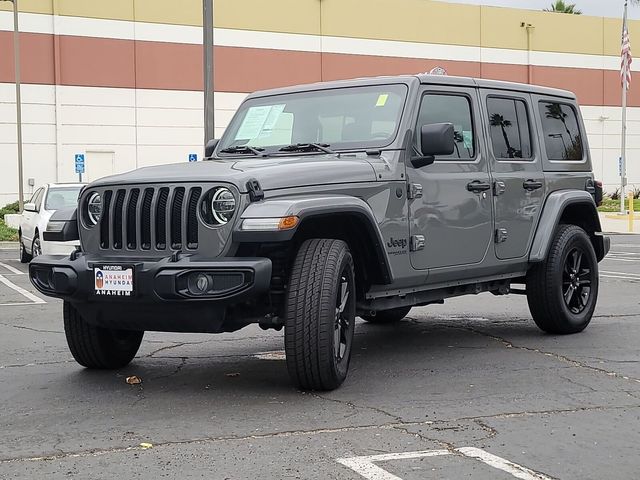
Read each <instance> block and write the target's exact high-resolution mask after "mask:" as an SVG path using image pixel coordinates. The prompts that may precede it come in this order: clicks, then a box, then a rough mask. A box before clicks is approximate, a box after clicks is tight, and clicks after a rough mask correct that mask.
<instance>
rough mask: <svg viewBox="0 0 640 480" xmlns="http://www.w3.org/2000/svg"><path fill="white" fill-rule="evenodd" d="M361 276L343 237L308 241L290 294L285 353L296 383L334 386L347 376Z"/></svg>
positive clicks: (296, 266) (312, 386) (291, 281)
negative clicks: (357, 289)
mask: <svg viewBox="0 0 640 480" xmlns="http://www.w3.org/2000/svg"><path fill="white" fill-rule="evenodd" d="M355 292H356V289H355V275H354V271H353V259H352V257H351V253H349V247H348V246H347V244H346V243H345V242H343V241H342V240H333V239H313V240H306V241H305V242H304V243H303V244H302V245H301V246H300V249H299V250H298V253H297V255H296V258H295V261H294V263H293V268H292V270H291V275H290V279H289V286H288V290H287V298H286V322H285V352H286V357H287V369H288V371H289V376H290V377H291V380H292V381H293V383H294V384H295V385H296V386H297V387H299V388H301V389H304V390H333V389H335V388H337V387H339V386H340V385H341V384H342V382H344V380H345V378H346V377H347V372H348V370H349V360H350V358H351V345H352V343H353V332H354V327H355V314H356V302H355Z"/></svg>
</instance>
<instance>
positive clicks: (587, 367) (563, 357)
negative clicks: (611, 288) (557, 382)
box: [448, 325, 640, 383]
mask: <svg viewBox="0 0 640 480" xmlns="http://www.w3.org/2000/svg"><path fill="white" fill-rule="evenodd" d="M448 328H454V329H461V330H467V331H469V332H473V333H475V334H477V335H482V336H484V337H487V338H491V339H493V340H495V341H497V342H500V343H502V344H503V345H504V346H505V347H506V348H514V349H517V350H523V351H527V352H532V353H538V354H541V355H545V356H547V357H551V358H554V359H555V360H558V361H560V362H563V363H567V364H569V365H571V366H573V367H577V368H582V369H584V370H588V371H591V372H593V373H599V374H604V375H607V376H609V377H614V378H620V379H622V380H627V381H630V382H635V383H640V378H635V377H631V376H629V375H624V374H622V373H619V372H615V371H611V370H607V369H605V368H600V367H594V366H593V365H589V364H587V363H584V362H580V361H578V360H574V359H572V358H569V357H567V356H566V355H562V354H559V353H555V352H549V351H545V350H540V349H539V348H533V347H525V346H523V345H515V344H514V343H512V342H510V341H509V340H507V339H505V338H502V337H499V336H497V335H491V334H489V333H486V332H483V331H482V330H478V329H476V328H474V327H470V326H468V325H467V326H461V327H459V326H448Z"/></svg>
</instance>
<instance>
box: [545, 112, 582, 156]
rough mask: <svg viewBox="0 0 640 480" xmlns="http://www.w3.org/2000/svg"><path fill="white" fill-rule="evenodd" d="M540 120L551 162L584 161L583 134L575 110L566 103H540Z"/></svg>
mask: <svg viewBox="0 0 640 480" xmlns="http://www.w3.org/2000/svg"><path fill="white" fill-rule="evenodd" d="M540 118H541V119H542V131H543V134H544V144H545V146H546V150H547V157H548V158H549V160H565V161H567V160H568V161H576V160H578V161H579V160H582V158H583V157H584V151H583V148H582V134H581V133H580V127H579V124H578V116H577V115H576V111H575V110H574V108H573V107H572V106H571V105H567V104H565V103H557V102H540Z"/></svg>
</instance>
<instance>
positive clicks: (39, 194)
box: [31, 188, 44, 210]
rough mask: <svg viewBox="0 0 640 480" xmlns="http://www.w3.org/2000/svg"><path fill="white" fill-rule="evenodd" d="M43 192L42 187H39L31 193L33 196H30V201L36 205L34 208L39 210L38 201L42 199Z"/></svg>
mask: <svg viewBox="0 0 640 480" xmlns="http://www.w3.org/2000/svg"><path fill="white" fill-rule="evenodd" d="M43 193H44V189H43V188H39V189H38V190H36V193H34V194H33V197H31V203H33V204H34V205H35V206H36V210H40V203H41V200H42V194H43Z"/></svg>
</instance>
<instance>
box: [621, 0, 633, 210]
mask: <svg viewBox="0 0 640 480" xmlns="http://www.w3.org/2000/svg"><path fill="white" fill-rule="evenodd" d="M622 22H623V25H622V31H623V34H624V31H625V28H626V26H627V0H625V2H624V18H623V20H622ZM628 68H631V67H628ZM627 88H628V82H627V72H626V71H625V72H624V75H623V79H622V148H621V152H620V214H622V215H624V214H625V213H626V210H625V209H624V194H625V192H624V191H625V187H626V186H627Z"/></svg>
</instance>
